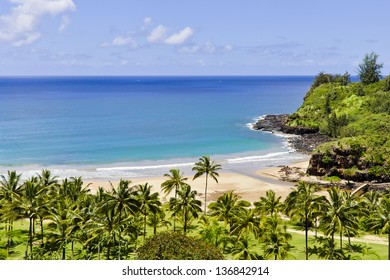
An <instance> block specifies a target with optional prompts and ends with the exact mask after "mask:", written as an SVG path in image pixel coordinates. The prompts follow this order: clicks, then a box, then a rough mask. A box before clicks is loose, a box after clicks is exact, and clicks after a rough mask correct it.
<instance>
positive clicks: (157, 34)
mask: <svg viewBox="0 0 390 280" xmlns="http://www.w3.org/2000/svg"><path fill="white" fill-rule="evenodd" d="M166 33H167V29H166V27H165V26H163V25H161V24H160V25H159V26H157V27H156V28H155V29H153V30H152V32H150V34H149V36H148V37H147V38H146V40H147V41H148V42H149V43H157V42H160V41H162V40H164V39H165V38H166Z"/></svg>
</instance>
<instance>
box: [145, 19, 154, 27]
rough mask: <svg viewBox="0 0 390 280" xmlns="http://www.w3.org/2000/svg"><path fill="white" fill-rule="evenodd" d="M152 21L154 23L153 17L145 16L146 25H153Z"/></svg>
mask: <svg viewBox="0 0 390 280" xmlns="http://www.w3.org/2000/svg"><path fill="white" fill-rule="evenodd" d="M152 23H153V21H152V18H151V17H146V18H144V24H145V25H151V24H152Z"/></svg>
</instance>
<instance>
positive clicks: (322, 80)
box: [310, 72, 351, 91]
mask: <svg viewBox="0 0 390 280" xmlns="http://www.w3.org/2000/svg"><path fill="white" fill-rule="evenodd" d="M350 82H351V75H350V74H349V73H348V72H345V73H344V74H343V75H340V74H335V75H334V74H328V73H325V72H320V73H318V74H317V76H315V78H314V81H313V84H312V85H311V88H310V91H312V90H314V89H315V88H317V87H319V86H320V85H322V84H327V83H337V84H339V85H341V86H346V85H348V84H349V83H350Z"/></svg>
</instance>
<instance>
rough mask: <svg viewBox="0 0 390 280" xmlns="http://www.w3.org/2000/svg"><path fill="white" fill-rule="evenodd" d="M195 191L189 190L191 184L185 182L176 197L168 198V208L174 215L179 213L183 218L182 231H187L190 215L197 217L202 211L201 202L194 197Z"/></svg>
mask: <svg viewBox="0 0 390 280" xmlns="http://www.w3.org/2000/svg"><path fill="white" fill-rule="evenodd" d="M197 194H198V193H197V192H196V191H192V190H191V186H190V185H188V184H186V185H184V186H183V187H182V188H181V189H180V190H178V191H177V198H174V197H172V198H171V199H170V200H169V208H170V210H171V211H173V214H174V215H177V214H181V215H182V218H183V231H184V234H186V233H187V227H188V222H189V220H190V218H191V217H193V218H195V219H196V218H198V213H199V212H202V209H201V206H202V202H201V201H200V200H198V199H196V195H197Z"/></svg>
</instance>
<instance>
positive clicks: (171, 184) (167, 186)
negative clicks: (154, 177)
mask: <svg viewBox="0 0 390 280" xmlns="http://www.w3.org/2000/svg"><path fill="white" fill-rule="evenodd" d="M169 172H171V174H164V177H168V179H167V180H166V181H165V182H163V183H162V184H161V189H162V190H163V191H164V192H165V195H168V194H169V193H171V192H172V190H175V198H177V190H179V189H181V188H182V187H183V186H184V185H185V184H186V182H185V181H187V179H188V178H186V177H184V174H183V173H182V172H180V169H171V170H169ZM173 231H176V217H175V216H173Z"/></svg>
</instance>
